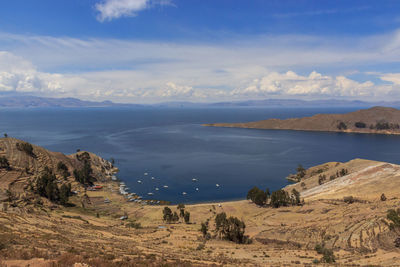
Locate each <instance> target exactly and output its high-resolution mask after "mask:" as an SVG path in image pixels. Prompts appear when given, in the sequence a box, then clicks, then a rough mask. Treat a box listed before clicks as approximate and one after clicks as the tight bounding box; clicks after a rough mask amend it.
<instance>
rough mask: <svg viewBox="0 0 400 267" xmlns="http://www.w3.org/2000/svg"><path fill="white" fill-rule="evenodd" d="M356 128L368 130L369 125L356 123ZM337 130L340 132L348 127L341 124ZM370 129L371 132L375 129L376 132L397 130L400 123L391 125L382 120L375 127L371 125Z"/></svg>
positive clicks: (360, 122)
mask: <svg viewBox="0 0 400 267" xmlns="http://www.w3.org/2000/svg"><path fill="white" fill-rule="evenodd" d="M354 126H355V127H356V128H360V129H364V128H367V124H366V123H365V122H362V121H357V122H355V123H354ZM337 128H338V129H339V130H346V129H347V126H346V124H345V123H344V122H340V123H339V124H338V125H337ZM369 128H370V129H371V130H373V129H376V130H397V129H400V125H399V124H398V123H389V122H387V121H385V120H380V121H378V122H376V123H375V125H374V124H371V125H370V126H369Z"/></svg>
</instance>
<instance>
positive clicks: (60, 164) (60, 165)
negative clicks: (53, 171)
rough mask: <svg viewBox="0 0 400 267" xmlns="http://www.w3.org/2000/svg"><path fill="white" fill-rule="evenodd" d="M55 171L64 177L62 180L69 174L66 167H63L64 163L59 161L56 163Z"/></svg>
mask: <svg viewBox="0 0 400 267" xmlns="http://www.w3.org/2000/svg"><path fill="white" fill-rule="evenodd" d="M57 171H58V172H59V173H61V175H62V176H63V177H64V179H66V178H67V177H68V176H69V175H70V173H69V172H68V167H67V165H65V164H64V162H62V161H59V162H58V163H57Z"/></svg>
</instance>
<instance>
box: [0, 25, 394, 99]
mask: <svg viewBox="0 0 400 267" xmlns="http://www.w3.org/2000/svg"><path fill="white" fill-rule="evenodd" d="M399 36H400V32H397V31H396V32H393V33H392V34H385V35H381V36H371V37H368V38H358V37H357V38H355V37H354V38H350V39H346V38H344V39H341V40H340V42H338V41H337V40H328V39H326V38H318V37H313V36H297V35H291V36H288V35H285V36H262V37H257V38H250V39H249V38H248V39H247V40H246V38H239V37H238V38H237V39H238V40H239V39H240V41H238V40H236V39H234V38H232V40H231V41H226V40H225V41H224V42H221V43H213V44H207V43H196V44H194V43H190V42H187V43H173V42H160V41H138V40H116V39H77V38H68V37H62V38H61V37H59V38H56V37H49V36H25V35H15V34H6V33H0V50H4V51H8V52H0V90H2V91H16V92H33V93H37V94H41V95H51V96H72V97H80V98H83V99H90V98H97V99H99V100H103V99H110V100H113V101H123V102H154V101H164V100H177V99H180V100H192V101H219V100H225V99H226V100H229V99H244V98H256V97H264V98H266V97H331V96H335V97H336V96H338V97H340V96H343V97H345V96H346V97H353V98H364V100H365V99H368V98H370V97H375V98H379V99H390V98H391V97H392V96H395V95H399V94H400V93H399V87H400V75H399V74H396V73H387V74H379V73H372V72H371V73H361V74H365V75H370V76H373V77H374V78H375V77H376V76H378V77H380V79H381V80H382V81H386V82H387V83H382V82H381V83H379V82H376V79H374V80H373V81H374V82H372V81H368V79H366V81H363V82H359V81H356V80H354V79H351V78H350V77H351V76H350V75H354V74H355V73H356V74H357V71H355V70H357V69H358V68H359V67H362V66H364V65H367V64H368V65H371V64H372V65H373V64H377V65H384V64H386V63H393V62H395V63H397V62H400V41H399V40H400V37H399ZM242 40H245V41H242ZM366 44H368V45H366ZM15 55H18V57H17V56H15ZM332 67H333V68H334V69H340V70H341V71H340V72H339V73H336V74H335V75H332V73H329V72H328V71H324V72H323V73H321V71H319V72H316V71H315V72H311V73H310V74H308V73H307V74H304V72H305V70H310V69H311V70H312V69H315V70H320V69H325V70H327V69H328V70H329V69H330V68H332ZM288 70H290V71H288ZM376 71H379V69H377V70H376ZM299 73H302V74H301V75H300V74H299ZM358 74H360V73H358ZM358 74H357V75H358Z"/></svg>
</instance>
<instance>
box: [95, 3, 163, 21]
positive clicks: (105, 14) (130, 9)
mask: <svg viewBox="0 0 400 267" xmlns="http://www.w3.org/2000/svg"><path fill="white" fill-rule="evenodd" d="M170 4H171V1H170V0H103V1H102V2H100V3H97V4H96V5H95V8H96V10H97V11H98V12H99V14H98V16H97V19H98V20H99V21H102V22H103V21H107V20H112V19H117V18H120V17H134V16H137V13H138V12H139V11H142V10H145V9H149V8H151V7H154V6H156V5H170Z"/></svg>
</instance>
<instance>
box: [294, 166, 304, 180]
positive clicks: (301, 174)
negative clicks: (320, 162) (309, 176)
mask: <svg viewBox="0 0 400 267" xmlns="http://www.w3.org/2000/svg"><path fill="white" fill-rule="evenodd" d="M296 170H297V176H298V177H299V178H300V179H301V178H303V177H304V176H305V175H306V169H304V168H303V166H302V165H301V164H299V165H298V166H297V169H296Z"/></svg>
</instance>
